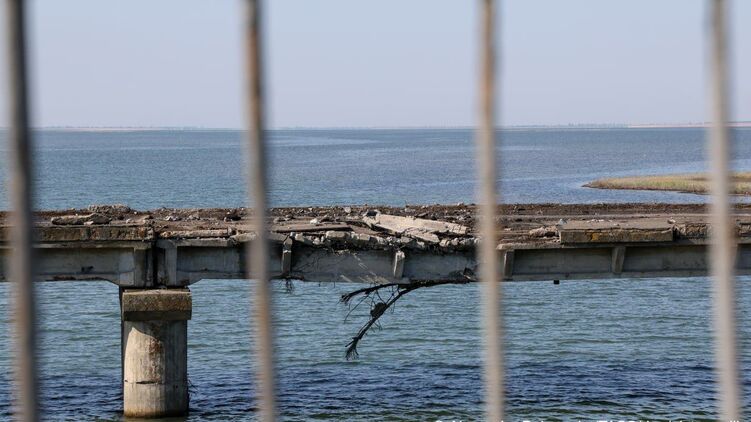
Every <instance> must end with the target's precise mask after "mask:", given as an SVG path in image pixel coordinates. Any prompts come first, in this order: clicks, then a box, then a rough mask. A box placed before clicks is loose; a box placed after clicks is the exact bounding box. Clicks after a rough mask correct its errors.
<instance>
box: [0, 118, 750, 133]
mask: <svg viewBox="0 0 751 422" xmlns="http://www.w3.org/2000/svg"><path fill="white" fill-rule="evenodd" d="M709 126H710V122H685V123H562V124H518V125H497V126H496V129H501V130H503V129H587V128H592V129H606V128H613V129H616V128H618V129H649V128H653V129H661V128H664V129H671V128H676V129H678V128H706V127H709ZM728 126H729V127H740V128H744V127H751V120H737V121H730V122H728ZM474 128H475V126H472V125H445V126H440V125H423V126H278V127H273V128H269V130H352V129H371V130H377V129H392V130H396V129H405V130H407V129H474ZM6 129H8V127H7V126H0V130H6ZM31 129H33V130H71V131H75V130H84V131H85V130H92V131H96V130H101V131H106V130H111V131H128V130H132V131H141V130H154V131H157V130H207V131H222V130H227V131H243V130H245V128H243V127H219V126H77V125H70V126H68V125H66V126H62V125H52V126H33V127H32V128H31Z"/></svg>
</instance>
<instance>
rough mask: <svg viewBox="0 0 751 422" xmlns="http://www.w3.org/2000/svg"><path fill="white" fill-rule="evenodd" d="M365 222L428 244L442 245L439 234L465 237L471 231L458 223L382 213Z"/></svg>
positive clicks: (368, 218)
mask: <svg viewBox="0 0 751 422" xmlns="http://www.w3.org/2000/svg"><path fill="white" fill-rule="evenodd" d="M363 222H364V223H365V224H367V225H368V226H370V227H373V228H377V229H381V230H385V231H387V232H389V233H392V234H397V235H403V236H408V237H413V238H416V239H419V240H422V241H424V242H428V243H440V240H441V239H440V238H439V237H438V234H443V235H455V236H464V235H466V234H467V232H468V231H469V228H468V227H466V226H462V225H460V224H456V223H449V222H446V221H434V220H426V219H421V218H415V217H402V216H397V215H389V214H381V213H377V214H375V215H374V216H365V217H363Z"/></svg>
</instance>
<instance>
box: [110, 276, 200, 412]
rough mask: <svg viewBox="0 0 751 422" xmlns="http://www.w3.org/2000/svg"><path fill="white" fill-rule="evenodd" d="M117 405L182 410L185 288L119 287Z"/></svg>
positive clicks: (184, 407) (185, 362)
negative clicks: (120, 349)
mask: <svg viewBox="0 0 751 422" xmlns="http://www.w3.org/2000/svg"><path fill="white" fill-rule="evenodd" d="M121 309H122V319H123V338H122V342H123V362H122V364H123V408H124V413H125V416H127V417H142V418H155V417H165V416H180V415H185V414H187V413H188V320H189V319H190V317H191V313H192V300H191V297H190V291H189V290H188V289H158V290H154V289H152V290H134V289H129V290H125V291H124V292H123V294H122V305H121Z"/></svg>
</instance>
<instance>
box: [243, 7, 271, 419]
mask: <svg viewBox="0 0 751 422" xmlns="http://www.w3.org/2000/svg"><path fill="white" fill-rule="evenodd" d="M246 13H247V15H246V23H245V25H246V34H245V48H246V60H247V67H246V72H247V78H248V79H247V90H248V91H247V105H248V112H249V116H248V125H249V127H248V135H247V136H248V143H249V145H248V148H247V151H248V155H249V157H248V162H249V163H250V167H251V168H250V171H249V172H248V178H249V180H248V186H249V187H250V191H251V200H252V201H253V208H254V209H253V220H252V221H253V223H252V225H253V231H254V232H255V234H256V237H255V240H254V241H253V242H252V247H250V248H248V255H247V257H246V262H248V263H250V269H249V271H248V276H249V278H251V279H254V280H256V293H255V302H254V305H255V306H254V311H255V312H254V316H255V323H256V336H255V345H256V362H257V363H258V367H259V369H258V382H257V387H258V388H257V394H258V398H259V408H260V415H261V418H260V419H261V420H262V421H273V420H275V418H276V397H275V382H274V378H275V377H274V342H273V327H272V315H271V310H272V309H271V305H272V304H271V288H270V281H269V272H268V256H269V253H268V235H267V230H266V208H267V201H266V186H267V184H266V181H267V180H266V145H265V142H266V139H265V121H264V119H265V114H264V111H265V110H264V97H263V93H264V89H263V88H264V87H263V65H262V51H261V48H262V40H261V36H262V31H261V0H247V5H246Z"/></svg>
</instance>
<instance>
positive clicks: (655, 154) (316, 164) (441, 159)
mask: <svg viewBox="0 0 751 422" xmlns="http://www.w3.org/2000/svg"><path fill="white" fill-rule="evenodd" d="M734 133H735V135H736V136H735V137H736V142H735V144H736V152H737V157H738V159H737V160H735V161H734V163H733V164H734V166H735V167H736V168H737V169H745V170H749V169H751V129H737V130H736V131H735V132H734ZM270 138H271V139H270V158H271V165H272V167H271V173H270V199H271V202H272V204H273V205H276V206H289V205H304V206H307V205H331V204H363V203H370V204H374V203H375V204H387V205H404V204H406V203H410V204H415V203H455V202H465V203H470V202H474V184H473V181H474V174H475V171H474V149H473V147H472V146H473V144H472V132H471V131H470V130H458V129H457V130H416V129H415V130H385V129H384V130H282V131H274V132H272V134H271V137H270ZM38 148H39V165H38V168H39V170H40V171H39V178H38V185H39V195H38V196H39V198H38V201H37V202H38V204H39V206H40V207H41V208H44V209H59V208H69V207H85V206H88V205H90V204H92V203H113V202H122V203H127V204H128V205H130V206H132V207H136V208H156V207H160V206H171V207H198V206H200V207H214V206H220V207H221V206H242V205H245V204H246V203H247V200H246V199H245V190H244V186H245V178H244V176H243V171H242V169H243V168H244V165H243V157H244V156H243V149H242V134H241V133H240V132H238V131H129V132H104V133H103V132H70V131H45V132H42V133H41V134H40V137H39V142H38ZM0 152H2V151H0ZM499 154H500V156H501V157H502V159H501V168H502V169H503V171H502V174H503V177H502V178H501V184H502V189H503V197H504V200H505V201H506V202H564V203H565V202H568V203H570V202H624V201H642V202H655V201H662V202H701V201H704V200H705V197H704V196H699V195H692V194H681V193H670V192H640V191H607V190H595V189H589V188H583V187H581V186H582V185H583V184H584V183H587V182H589V181H592V180H594V179H597V178H600V177H608V176H626V175H639V174H664V173H680V172H695V171H702V170H704V169H705V165H704V158H705V157H704V131H703V130H700V129H610V130H573V129H572V130H514V131H507V132H505V133H504V134H503V147H502V148H501V150H500V151H499ZM0 170H3V174H4V172H5V170H4V169H0ZM103 176H104V177H103ZM2 186H3V187H4V184H3V185H2ZM0 199H1V200H0V209H2V208H7V202H6V201H5V195H0Z"/></svg>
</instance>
